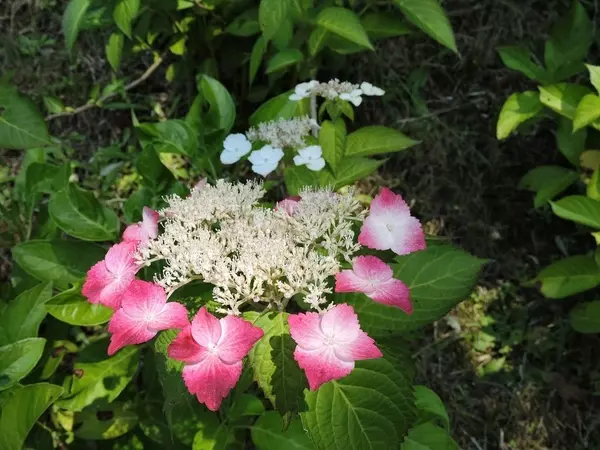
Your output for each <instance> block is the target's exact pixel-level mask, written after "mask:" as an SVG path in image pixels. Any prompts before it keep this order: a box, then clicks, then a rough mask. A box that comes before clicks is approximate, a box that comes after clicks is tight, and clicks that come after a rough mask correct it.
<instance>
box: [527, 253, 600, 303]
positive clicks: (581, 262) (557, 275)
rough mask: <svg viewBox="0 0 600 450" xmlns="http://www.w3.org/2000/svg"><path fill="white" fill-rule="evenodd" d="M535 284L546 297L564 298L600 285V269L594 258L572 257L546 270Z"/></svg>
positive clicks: (540, 274) (539, 274)
mask: <svg viewBox="0 0 600 450" xmlns="http://www.w3.org/2000/svg"><path fill="white" fill-rule="evenodd" d="M533 282H534V283H539V285H540V291H541V292H542V294H544V296H546V297H548V298H564V297H568V296H570V295H573V294H577V293H579V292H583V291H587V290H588V289H592V288H594V287H596V286H598V285H600V268H599V267H598V265H597V264H596V261H595V260H594V257H592V256H587V255H577V256H571V257H569V258H565V259H561V260H559V261H556V262H554V263H552V264H550V265H549V266H548V267H546V268H544V269H543V270H542V271H541V272H540V273H538V275H537V277H535V279H534V280H533Z"/></svg>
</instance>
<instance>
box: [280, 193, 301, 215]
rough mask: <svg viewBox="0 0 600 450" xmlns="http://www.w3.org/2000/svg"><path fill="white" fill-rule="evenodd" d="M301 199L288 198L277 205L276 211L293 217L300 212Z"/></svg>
mask: <svg viewBox="0 0 600 450" xmlns="http://www.w3.org/2000/svg"><path fill="white" fill-rule="evenodd" d="M299 201H300V197H288V198H285V199H283V200H281V201H280V202H277V204H276V205H275V211H284V212H286V213H287V214H288V215H290V216H293V215H294V213H295V212H296V211H297V210H298V206H299Z"/></svg>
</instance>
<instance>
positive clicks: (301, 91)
mask: <svg viewBox="0 0 600 450" xmlns="http://www.w3.org/2000/svg"><path fill="white" fill-rule="evenodd" d="M318 85H319V82H318V81H316V80H312V81H308V82H306V83H300V84H298V85H296V88H295V89H294V93H293V94H292V95H290V100H295V101H298V100H302V99H303V98H308V97H310V96H311V95H312V92H311V91H312V90H313V89H314V88H315V87H317V86H318Z"/></svg>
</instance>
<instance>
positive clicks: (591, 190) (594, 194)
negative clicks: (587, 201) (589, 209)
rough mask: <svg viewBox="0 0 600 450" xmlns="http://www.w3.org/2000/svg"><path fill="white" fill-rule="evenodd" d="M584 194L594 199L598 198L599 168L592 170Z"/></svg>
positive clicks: (599, 186)
mask: <svg viewBox="0 0 600 450" xmlns="http://www.w3.org/2000/svg"><path fill="white" fill-rule="evenodd" d="M585 195H587V196H588V197H589V198H593V199H594V200H600V168H597V169H596V170H594V173H593V174H592V177H591V178H590V182H589V183H588V185H587V187H586V191H585Z"/></svg>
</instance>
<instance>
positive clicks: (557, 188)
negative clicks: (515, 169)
mask: <svg viewBox="0 0 600 450" xmlns="http://www.w3.org/2000/svg"><path fill="white" fill-rule="evenodd" d="M578 179H579V174H578V173H577V172H575V171H573V170H569V169H565V168H564V167H560V166H539V167H536V168H535V169H532V170H530V171H529V172H527V174H525V176H524V177H523V178H521V181H519V186H518V187H519V189H527V190H529V191H533V192H535V193H536V195H535V200H534V202H533V204H534V206H535V207H536V208H539V207H540V206H543V205H545V204H546V203H548V201H549V200H552V199H553V198H554V197H556V196H557V195H558V194H560V193H561V192H563V191H564V190H565V189H567V188H568V187H569V186H571V185H572V184H573V183H574V182H575V181H577V180H578Z"/></svg>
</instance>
